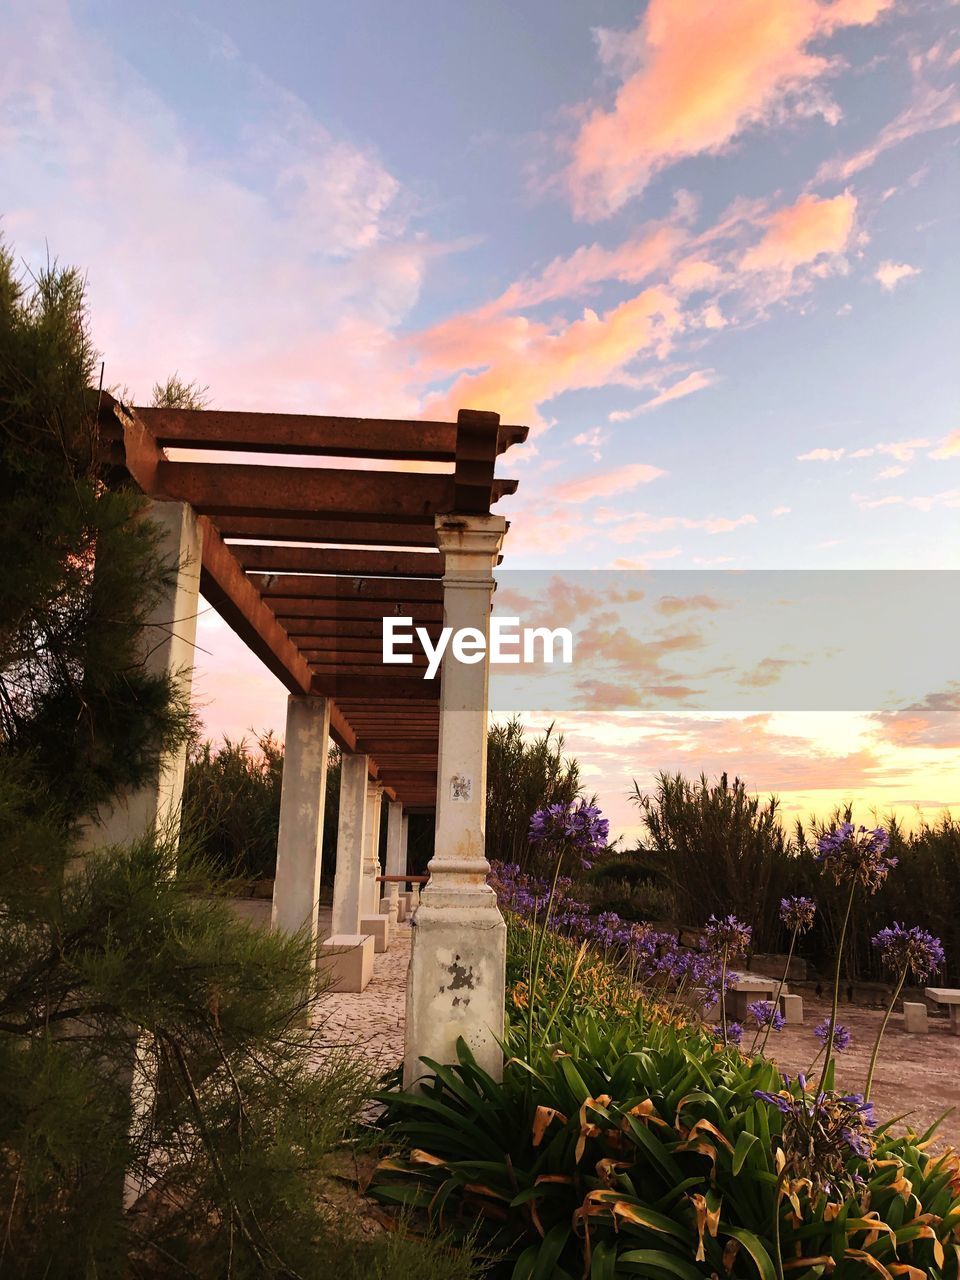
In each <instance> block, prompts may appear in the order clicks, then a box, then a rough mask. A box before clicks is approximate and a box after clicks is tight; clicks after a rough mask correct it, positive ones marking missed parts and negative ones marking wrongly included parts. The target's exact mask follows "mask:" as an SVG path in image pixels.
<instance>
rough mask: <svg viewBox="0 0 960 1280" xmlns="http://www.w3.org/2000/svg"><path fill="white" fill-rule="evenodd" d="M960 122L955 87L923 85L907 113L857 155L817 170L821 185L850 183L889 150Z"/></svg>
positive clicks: (817, 179)
mask: <svg viewBox="0 0 960 1280" xmlns="http://www.w3.org/2000/svg"><path fill="white" fill-rule="evenodd" d="M958 123H960V94H958V93H957V89H956V86H955V85H949V86H948V87H947V88H945V89H931V88H930V87H928V86H926V85H921V86H920V87H919V89H918V91H917V94H916V96H915V98H914V101H913V102H912V103H911V104H910V106H909V107H907V109H906V110H905V111H902V112H901V113H900V114H899V115H898V116H896V117H895V118H894V119H893V120H891V121H890V122H889V124H886V125H884V127H883V128H882V129H881V130H880V132H879V133H878V134H877V136H876V138H875V139H874V140H873V142H871V143H870V144H869V145H868V146H866V147H864V148H862V150H860V151H857V152H855V153H854V154H853V155H849V156H840V157H837V158H836V159H833V160H828V161H827V162H826V163H825V164H822V165H821V166H820V168H819V170H818V171H817V176H816V181H817V182H831V181H833V182H846V181H848V179H850V178H852V177H853V175H854V174H856V173H859V172H860V171H861V170H863V169H867V168H869V167H870V165H872V164H873V163H874V162H875V161H876V160H877V159H878V158H879V156H881V155H882V154H883V153H884V152H885V151H889V150H890V149H891V148H892V147H897V146H899V145H900V144H901V143H903V142H906V141H908V140H909V139H910V138H913V137H915V136H916V135H917V134H921V133H929V132H931V131H932V130H936V129H945V128H948V127H949V126H950V125H954V124H958Z"/></svg>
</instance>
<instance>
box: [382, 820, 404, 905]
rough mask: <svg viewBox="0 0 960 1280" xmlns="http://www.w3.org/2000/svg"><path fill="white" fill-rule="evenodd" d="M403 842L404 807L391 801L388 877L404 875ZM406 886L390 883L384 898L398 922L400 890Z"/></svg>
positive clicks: (392, 881)
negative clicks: (402, 862)
mask: <svg viewBox="0 0 960 1280" xmlns="http://www.w3.org/2000/svg"><path fill="white" fill-rule="evenodd" d="M402 841H403V805H402V804H401V803H400V801H399V800H391V801H390V803H389V805H388V806H387V865H386V868H385V870H386V874H387V875H388V876H399V875H402V874H403V871H404V868H403V867H402V866H401V865H400V858H401V846H402ZM403 887H404V886H403V885H401V884H400V883H399V882H398V881H396V880H391V881H388V883H387V884H386V886H385V888H386V893H385V894H384V898H385V899H386V902H387V915H388V916H389V917H390V919H391V921H394V922H395V921H396V920H397V917H398V915H399V913H400V890H401V889H402V888H403Z"/></svg>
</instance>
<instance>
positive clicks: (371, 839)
mask: <svg viewBox="0 0 960 1280" xmlns="http://www.w3.org/2000/svg"><path fill="white" fill-rule="evenodd" d="M382 804H383V784H382V783H380V782H374V781H372V780H371V781H369V782H368V783H367V836H366V840H367V850H366V857H365V858H364V862H363V889H362V892H361V895H360V901H361V903H362V904H363V914H362V915H361V917H360V932H361V933H371V934H373V937H374V943H375V947H376V950H377V951H378V952H379V951H386V949H387V947H388V946H389V945H390V917H389V916H385V915H382V914H381V912H380V885H379V884H378V883H377V876H378V875H379V874H380V809H381V806H382Z"/></svg>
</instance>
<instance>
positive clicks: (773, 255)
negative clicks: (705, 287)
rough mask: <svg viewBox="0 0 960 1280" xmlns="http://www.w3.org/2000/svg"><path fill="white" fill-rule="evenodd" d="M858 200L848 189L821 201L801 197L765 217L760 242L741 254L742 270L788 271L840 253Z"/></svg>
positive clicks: (814, 197)
mask: <svg viewBox="0 0 960 1280" xmlns="http://www.w3.org/2000/svg"><path fill="white" fill-rule="evenodd" d="M856 213H857V201H856V197H855V196H853V195H851V194H850V193H849V192H845V193H844V194H843V195H839V196H834V197H833V198H832V199H829V200H821V199H819V198H818V197H817V196H813V195H805V196H801V197H800V199H799V200H798V201H797V202H796V204H792V205H788V206H787V207H786V208H783V209H778V210H777V211H776V212H775V213H772V214H771V215H770V217H769V218H768V219H767V223H766V230H765V231H764V234H763V238H762V239H761V240H760V242H759V243H758V244H756V245H754V246H753V247H752V248H751V249H749V250H748V251H747V252H746V253H745V254H744V256H743V260H742V262H741V266H742V267H743V269H744V270H745V271H784V272H791V271H793V270H794V269H795V268H796V267H799V266H802V265H805V264H807V263H811V262H814V261H815V260H816V259H817V258H820V257H821V256H823V255H835V254H839V253H843V251H844V250H845V249H846V248H847V247H848V245H849V243H850V240H851V237H852V235H853V231H854V227H855V224H856Z"/></svg>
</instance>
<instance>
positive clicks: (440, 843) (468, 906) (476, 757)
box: [404, 515, 507, 1087]
mask: <svg viewBox="0 0 960 1280" xmlns="http://www.w3.org/2000/svg"><path fill="white" fill-rule="evenodd" d="M436 525H437V543H438V545H439V548H440V550H441V551H442V552H444V554H445V571H444V576H443V621H444V625H445V626H448V627H452V628H454V631H456V630H458V629H460V628H464V627H470V628H474V629H476V630H477V631H479V632H480V633H481V634H482V635H484V636H487V637H488V636H489V624H490V602H491V596H492V592H493V566H494V565H495V563H496V560H497V555H498V554H499V551H500V546H501V544H502V542H503V535H504V531H505V528H506V521H505V520H504V519H503V517H502V516H457V515H449V516H438V517H437V521H436ZM488 679H489V667H488V661H487V658H486V656H484V658H483V660H482V661H480V662H477V663H473V664H467V663H463V662H458V661H457V659H456V658H455V657H453V656H452V654H451V653H450V651H449V650H448V652H447V656H446V657H445V658H444V661H443V667H442V672H441V683H440V745H439V757H438V762H437V826H436V845H435V849H434V854H433V857H432V859H431V860H430V865H429V867H428V868H427V869H428V871H429V873H430V881H429V883H428V884H427V885H426V887H425V888H424V890H423V894H422V896H421V899H420V906H419V907H418V908H417V915H416V921H415V927H414V929H413V946H412V949H411V953H410V970H409V975H408V978H407V1018H406V1045H405V1053H404V1081H405V1084H406V1086H407V1087H409V1086H410V1085H411V1084H413V1083H414V1081H415V1080H416V1079H417V1078H418V1077H420V1076H421V1075H423V1074H424V1072H425V1070H426V1069H425V1068H424V1066H423V1064H422V1063H421V1061H420V1059H421V1058H422V1057H429V1058H434V1059H436V1060H437V1061H438V1062H455V1061H456V1043H457V1039H458V1038H459V1037H461V1036H462V1037H463V1038H464V1040H465V1041H466V1042H467V1044H468V1045H469V1047H470V1049H471V1050H472V1051H473V1053H474V1055H475V1056H476V1058H477V1061H478V1062H479V1065H480V1066H481V1067H482V1068H483V1069H484V1070H485V1071H487V1072H489V1074H490V1075H492V1076H494V1077H495V1078H499V1077H500V1076H501V1074H502V1071H503V1056H502V1053H501V1050H500V1045H499V1043H498V1037H501V1036H502V1035H503V1011H504V998H505V983H506V941H507V931H506V925H505V924H504V922H503V917H502V916H501V915H500V912H499V910H498V909H497V899H496V895H495V893H494V892H493V890H492V889H491V888H490V887H489V885H488V884H487V872H488V871H489V864H488V862H487V860H486V858H485V856H484V824H485V817H486V791H487V777H486V773H487V701H488Z"/></svg>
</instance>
